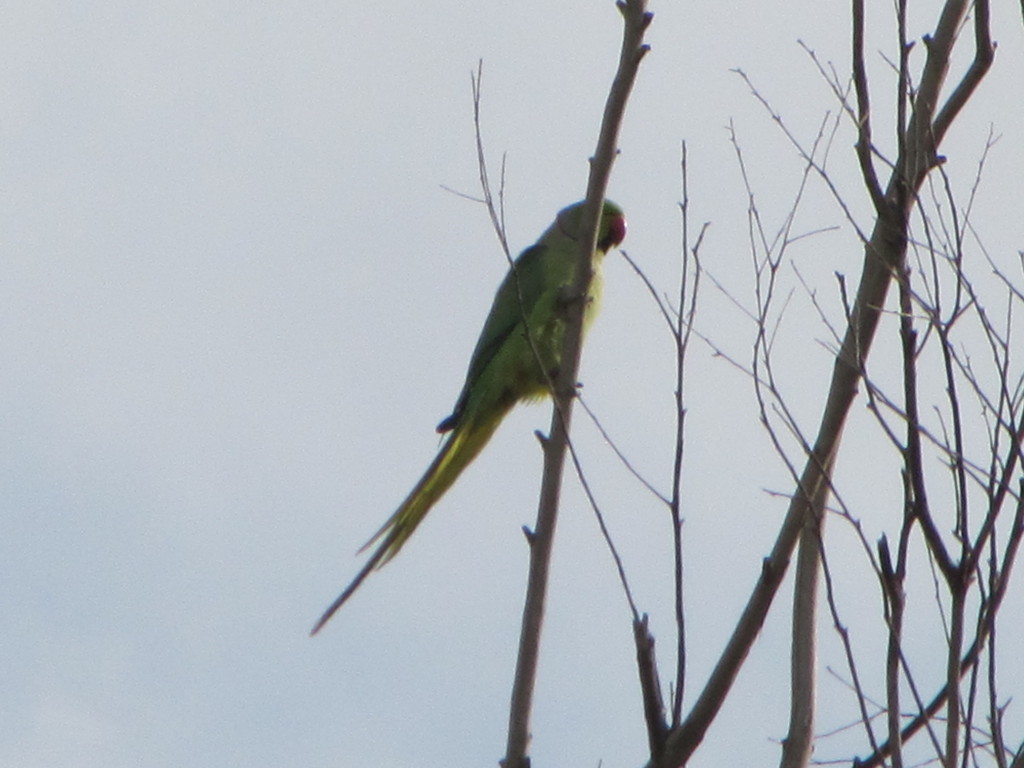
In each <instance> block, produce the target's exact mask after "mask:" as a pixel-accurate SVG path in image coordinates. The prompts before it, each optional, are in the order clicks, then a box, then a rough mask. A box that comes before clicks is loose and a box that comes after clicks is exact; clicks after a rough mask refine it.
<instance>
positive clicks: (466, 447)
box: [313, 201, 626, 634]
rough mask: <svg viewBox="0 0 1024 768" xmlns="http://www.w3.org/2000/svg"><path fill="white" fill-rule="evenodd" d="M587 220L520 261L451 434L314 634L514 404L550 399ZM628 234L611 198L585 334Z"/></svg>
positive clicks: (488, 325) (560, 225) (488, 328)
mask: <svg viewBox="0 0 1024 768" xmlns="http://www.w3.org/2000/svg"><path fill="white" fill-rule="evenodd" d="M582 216H583V203H576V204H575V205H571V206H569V207H568V208H564V209H563V210H562V211H560V212H559V214H558V217H557V218H556V219H555V221H554V223H553V224H552V225H551V226H550V227H548V229H547V230H546V231H545V232H544V234H542V235H541V237H540V239H539V240H538V241H537V242H536V243H535V244H534V245H532V246H531V247H529V248H527V249H526V250H525V251H523V252H522V254H520V255H519V257H518V258H517V259H516V260H515V262H514V265H513V268H512V269H510V270H509V272H508V274H507V275H506V276H505V279H504V280H503V281H502V283H501V286H499V288H498V292H497V294H496V295H495V297H494V303H493V304H492V306H491V311H490V313H489V314H488V315H487V320H486V322H485V323H484V328H483V331H482V332H481V333H480V339H479V340H478V341H477V344H476V348H475V349H474V350H473V356H472V357H471V358H470V361H469V371H468V372H467V374H466V383H465V384H464V385H463V387H462V392H461V393H460V394H459V398H458V400H457V401H456V404H455V409H454V411H453V412H452V414H451V416H449V417H447V418H446V419H444V420H443V421H442V422H441V423H440V424H439V425H438V427H437V431H438V432H442V433H443V432H451V434H450V435H449V436H448V438H447V440H446V441H445V443H444V445H443V446H442V447H441V450H440V452H439V453H438V455H437V457H436V458H435V459H434V461H433V462H432V463H431V465H430V467H428V468H427V471H426V472H425V473H424V475H423V477H422V479H420V481H419V483H417V485H416V487H415V488H413V490H412V491H411V492H410V493H409V495H408V496H407V497H406V499H405V501H403V502H402V504H401V505H400V506H399V507H398V509H397V510H396V511H395V513H394V514H393V515H392V516H391V517H390V518H388V521H387V522H386V523H384V525H383V526H382V527H381V529H380V530H379V531H378V532H377V533H376V535H374V537H373V538H372V539H370V541H368V542H367V543H366V545H365V546H364V547H363V549H366V548H368V547H370V546H372V545H373V544H375V543H377V549H375V550H374V552H373V554H372V555H371V556H370V558H369V560H368V561H367V562H366V564H365V565H364V566H363V568H362V569H361V570H360V571H359V573H358V574H357V575H356V577H355V578H354V579H353V580H352V583H351V584H349V586H348V587H347V588H346V589H345V591H344V592H342V593H341V595H340V596H339V597H338V599H337V600H335V601H334V603H333V604H332V605H331V606H330V607H329V608H328V609H327V611H325V612H324V615H323V616H322V617H321V618H320V621H318V622H317V625H316V627H314V629H313V633H314V634H315V633H316V632H317V631H318V630H319V629H320V628H321V627H322V626H323V625H324V624H325V623H327V621H328V620H329V619H330V618H331V616H333V615H334V613H335V611H337V610H338V609H339V608H340V607H341V606H342V605H343V604H344V603H345V601H346V600H348V598H349V597H350V596H351V595H352V593H353V592H355V590H356V589H357V588H358V587H359V585H360V584H361V583H362V581H363V579H365V578H366V576H367V575H368V574H369V573H370V571H371V570H373V569H374V568H379V567H381V566H382V565H384V564H385V563H386V562H387V561H388V560H390V559H391V558H392V557H394V556H395V555H396V554H397V553H398V550H399V549H401V548H402V545H403V544H404V543H405V542H406V540H407V539H408V538H409V536H410V535H412V533H413V531H414V530H415V529H416V526H417V525H419V523H420V521H421V520H423V518H424V517H425V516H426V514H427V512H429V511H430V509H431V507H432V506H433V505H434V503H435V502H437V500H438V499H439V498H441V496H442V495H444V493H445V491H447V490H448V489H449V488H450V487H451V485H452V483H454V482H455V480H456V478H458V476H459V474H460V473H461V472H462V470H463V469H465V468H466V466H467V465H468V464H469V463H470V462H472V461H473V459H474V458H476V456H477V454H478V453H480V451H481V450H482V449H483V447H484V446H485V445H486V444H487V441H488V440H489V439H490V438H491V435H493V434H494V430H495V429H497V427H498V424H500V423H501V420H502V419H503V418H504V417H505V414H506V413H508V412H509V410H510V409H511V408H512V406H513V405H515V404H516V403H517V402H519V401H520V400H530V399H535V398H538V397H543V396H545V395H548V394H549V385H548V381H549V378H554V375H555V374H556V373H557V370H558V363H559V357H560V354H561V350H562V344H563V339H564V336H565V320H564V318H565V312H564V308H563V307H562V306H561V304H562V303H564V301H565V298H566V295H565V294H566V291H567V290H568V288H569V287H570V286H571V284H572V281H573V276H574V272H575V269H576V259H577V258H578V254H579V242H578V241H579V236H580V232H579V230H580V225H581V219H582ZM625 235H626V220H625V217H624V216H623V213H622V210H621V209H620V208H619V207H618V206H617V205H615V204H614V203H611V202H608V201H605V203H604V207H603V209H602V212H601V220H600V222H599V226H598V235H597V249H596V251H595V256H596V257H597V258H595V259H594V276H593V279H592V281H591V286H590V293H589V296H588V301H587V305H586V308H585V310H584V329H586V327H587V326H589V324H590V322H591V321H592V320H593V317H594V314H595V313H596V310H597V303H598V299H599V296H600V289H601V273H600V262H601V259H600V257H602V256H604V255H605V253H607V252H608V250H609V249H611V248H612V247H614V246H616V245H618V244H619V243H621V242H622V240H623V238H624V237H625ZM527 329H529V331H528V332H527ZM538 358H539V361H540V362H539V364H538ZM378 542H379V543H378Z"/></svg>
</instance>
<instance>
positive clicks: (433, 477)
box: [310, 409, 507, 635]
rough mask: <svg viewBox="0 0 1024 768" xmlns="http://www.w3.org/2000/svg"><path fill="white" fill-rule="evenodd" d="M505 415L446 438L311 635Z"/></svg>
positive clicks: (400, 540) (390, 553)
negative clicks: (376, 544) (371, 551)
mask: <svg viewBox="0 0 1024 768" xmlns="http://www.w3.org/2000/svg"><path fill="white" fill-rule="evenodd" d="M506 412H507V409H505V410H502V411H500V412H498V413H495V414H490V415H488V416H487V417H485V418H484V419H483V420H481V421H475V422H474V421H473V420H467V422H464V423H463V424H460V425H459V426H458V427H456V428H455V431H454V432H452V434H451V437H449V438H448V441H447V442H446V443H445V444H444V447H443V448H442V449H441V452H440V453H438V454H437V457H436V458H435V459H434V461H433V462H432V463H431V465H430V466H429V467H428V468H427V471H426V472H425V473H424V475H423V477H422V478H421V479H420V481H419V482H418V483H417V484H416V487H415V488H413V489H412V492H410V493H409V495H408V496H407V497H406V499H405V501H403V502H402V504H401V506H399V507H398V509H397V510H395V513H394V514H393V515H392V516H391V517H390V518H388V521H387V522H386V523H384V525H383V526H382V527H381V529H380V530H379V531H377V533H375V534H374V535H373V538H371V539H370V540H369V541H368V542H366V544H364V545H363V547H362V549H360V550H359V551H360V552H363V551H364V550H366V549H368V548H369V547H371V546H373V544H374V543H376V542H377V541H380V544H379V545H378V546H377V549H375V550H374V552H373V554H372V555H371V556H370V559H369V560H367V561H366V564H365V565H363V567H362V568H361V569H360V570H359V573H357V574H356V576H355V578H354V579H352V581H351V583H350V584H349V585H348V586H347V587H345V591H344V592H342V593H341V594H340V595H339V596H338V598H337V599H336V600H335V601H334V602H333V603H331V605H330V607H329V608H328V609H327V610H326V611H324V614H323V616H321V617H320V620H319V621H317V623H316V626H314V627H313V631H312V632H310V635H315V634H316V633H317V632H319V631H320V629H321V628H322V627H323V626H324V624H326V623H327V622H328V621H330V619H331V617H332V616H333V615H334V614H335V613H336V612H337V611H338V609H339V608H341V606H342V605H344V604H345V602H346V601H347V600H348V599H349V598H350V597H351V596H352V594H353V593H354V592H355V591H356V589H358V588H359V585H360V584H362V583H363V580H364V579H366V577H367V576H369V575H370V572H371V571H373V570H374V569H376V568H381V567H383V565H384V564H385V563H387V562H388V561H389V560H390V559H391V558H392V557H394V556H395V555H396V554H398V550H400V549H401V548H402V545H403V544H405V542H406V541H407V540H408V539H409V537H410V536H411V535H412V533H413V531H415V530H416V526H418V525H419V524H420V522H421V521H422V520H423V518H424V517H426V515H427V512H429V511H430V509H431V507H433V506H434V504H435V503H437V500H438V499H440V498H441V497H442V496H443V495H444V493H445V491H447V490H448V489H449V488H451V486H452V483H454V482H455V480H456V479H457V478H458V477H459V475H460V474H462V470H464V469H465V468H466V467H467V466H468V465H469V463H470V462H472V461H473V459H475V458H476V456H477V454H478V453H480V451H481V450H482V449H483V447H484V446H485V445H486V444H487V441H488V440H490V439H491V435H493V434H494V430H495V429H497V428H498V424H500V423H501V420H502V418H503V417H504V416H505V413H506Z"/></svg>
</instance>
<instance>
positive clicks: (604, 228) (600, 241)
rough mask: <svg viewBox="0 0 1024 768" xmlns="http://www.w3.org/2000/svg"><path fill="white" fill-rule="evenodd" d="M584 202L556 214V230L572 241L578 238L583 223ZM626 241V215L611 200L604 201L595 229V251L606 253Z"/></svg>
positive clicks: (574, 204)
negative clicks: (599, 219) (599, 220)
mask: <svg viewBox="0 0 1024 768" xmlns="http://www.w3.org/2000/svg"><path fill="white" fill-rule="evenodd" d="M585 204H586V201H583V200H581V201H580V202H578V203H573V204H572V205H570V206H569V207H567V208H563V209H562V210H561V211H559V212H558V219H557V222H558V228H559V230H561V231H562V233H563V234H565V235H567V236H568V237H570V238H572V239H573V240H575V239H577V238H578V237H579V233H580V225H581V224H582V221H583V207H584V205H585ZM625 239H626V215H625V214H624V213H623V212H622V209H621V208H619V206H617V205H616V204H615V203H613V202H612V201H611V200H605V201H604V205H603V206H602V208H601V222H600V223H599V224H598V227H597V250H598V251H600V252H601V253H607V252H608V251H609V250H610V249H612V248H614V247H615V246H616V245H618V244H619V243H621V242H622V241H623V240H625Z"/></svg>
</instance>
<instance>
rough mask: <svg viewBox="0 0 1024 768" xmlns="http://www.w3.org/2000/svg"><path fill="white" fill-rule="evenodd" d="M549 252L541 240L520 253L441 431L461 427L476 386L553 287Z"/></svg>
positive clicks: (521, 331)
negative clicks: (547, 258)
mask: <svg viewBox="0 0 1024 768" xmlns="http://www.w3.org/2000/svg"><path fill="white" fill-rule="evenodd" d="M547 252H548V246H547V245H544V244H541V243H538V244H536V245H532V246H530V247H529V248H527V249H526V250H525V251H523V252H522V253H521V254H520V255H519V258H517V259H516V260H515V263H514V265H513V267H512V268H511V269H510V270H509V271H508V274H507V275H505V279H504V280H503V281H502V283H501V285H500V286H499V288H498V292H497V294H495V296H494V303H493V304H492V305H491V311H490V313H489V314H488V315H487V320H486V321H485V322H484V328H483V330H482V331H481V332H480V338H479V339H478V340H477V342H476V348H475V349H474V350H473V356H472V357H471V358H470V360H469V371H468V372H467V373H466V383H465V384H464V385H463V387H462V392H461V393H459V399H458V400H457V401H456V403H455V410H454V411H452V415H451V416H449V417H448V418H446V419H445V420H444V421H442V422H441V423H440V424H438V425H437V431H438V432H448V431H449V430H452V429H454V428H455V427H456V426H458V424H459V419H460V418H461V417H462V414H463V412H464V411H465V408H466V402H467V400H468V399H469V394H470V390H472V388H473V385H474V384H476V383H477V382H478V381H479V380H480V378H481V376H483V374H484V371H486V370H487V366H488V365H490V364H491V362H492V361H493V360H494V356H495V355H496V354H497V353H498V351H499V350H500V349H501V348H502V347H503V346H504V344H505V342H506V341H507V340H508V339H509V337H510V336H512V334H513V333H523V332H524V330H525V329H524V324H523V318H524V317H530V316H531V315H532V313H533V310H534V308H535V307H536V306H537V302H538V301H539V300H540V298H541V296H543V295H544V291H545V289H546V288H547V287H549V286H547V285H546V280H545V269H544V256H545V254H546V253H547Z"/></svg>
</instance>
